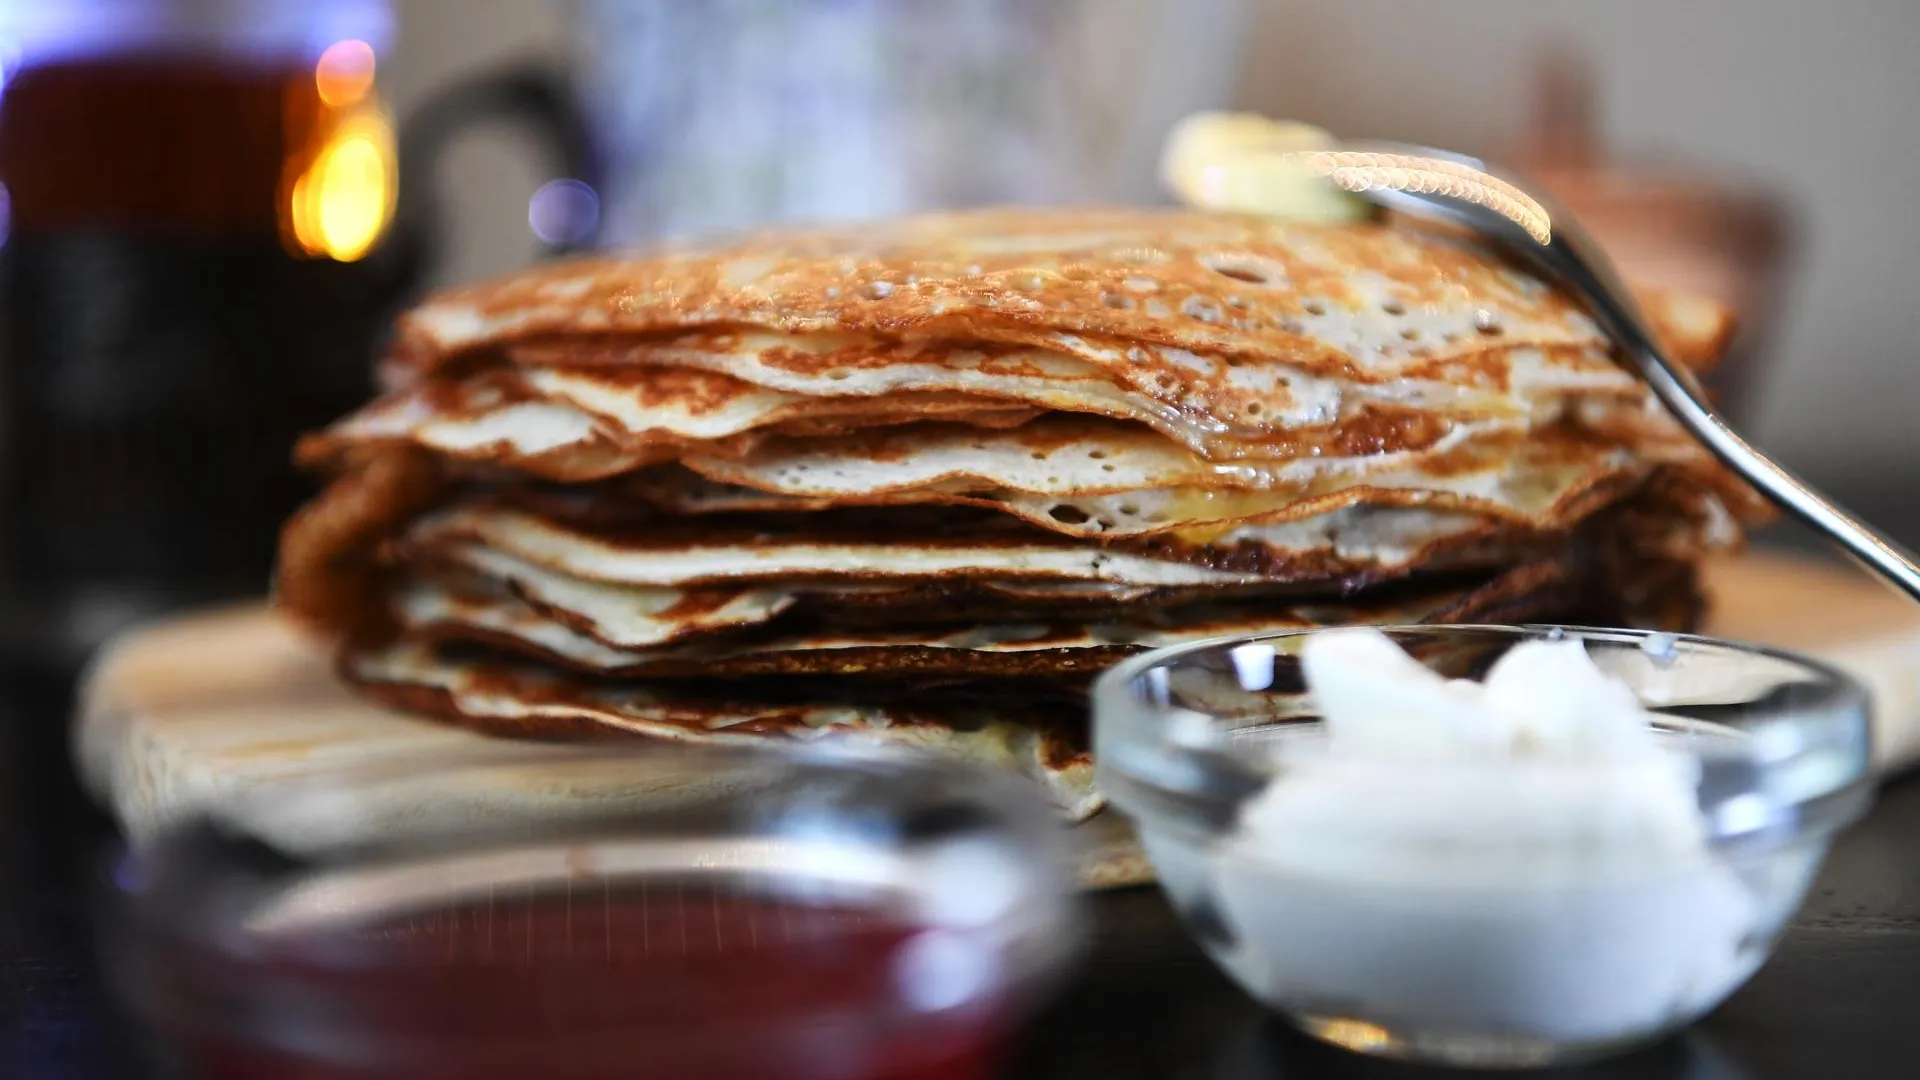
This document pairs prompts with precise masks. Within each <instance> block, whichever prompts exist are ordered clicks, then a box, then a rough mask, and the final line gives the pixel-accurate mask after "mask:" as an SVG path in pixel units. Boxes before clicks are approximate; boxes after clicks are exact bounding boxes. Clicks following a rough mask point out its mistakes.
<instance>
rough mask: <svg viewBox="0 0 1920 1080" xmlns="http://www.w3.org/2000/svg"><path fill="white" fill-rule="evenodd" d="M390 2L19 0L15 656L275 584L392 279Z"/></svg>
mask: <svg viewBox="0 0 1920 1080" xmlns="http://www.w3.org/2000/svg"><path fill="white" fill-rule="evenodd" d="M390 15H391V13H390V12H389V11H388V10H387V7H386V4H385V3H384V0H281V2H264V0H263V2H253V3H244V2H239V0H228V2H219V3H215V2H187V0H181V2H158V0H156V2H139V3H127V2H107V0H62V2H60V3H35V2H31V0H9V2H6V3H4V4H0V42H3V43H4V48H5V49H6V56H7V62H6V70H5V80H6V81H5V85H4V97H0V183H4V184H5V190H6V208H7V211H8V220H7V229H8V231H7V235H6V238H5V246H4V248H3V249H0V319H4V331H0V611H4V612H5V616H4V620H3V621H0V634H3V635H4V636H3V637H0V654H4V655H5V657H6V658H7V659H8V660H11V661H13V662H15V663H24V664H28V665H35V666H47V667H51V668H53V669H60V668H64V667H69V666H70V665H71V663H72V662H73V660H74V658H75V657H76V656H77V655H79V654H81V653H83V652H84V651H85V649H87V648H88V647H90V646H91V645H92V644H94V643H95V642H96V641H97V640H98V638H99V637H100V636H101V635H102V634H103V633H105V632H107V631H109V630H111V629H112V628H114V627H116V626H117V625H119V624H120V623H122V622H124V621H125V620H127V619H130V618H136V617H139V616H142V615H145V614H148V613H151V612H152V611H156V610H160V609H163V608H166V607H170V606H174V605H176V604H180V603H184V602H196V601H204V600H209V599H214V598H219V597H226V596H238V595H244V594H248V593H257V592H259V591H260V590H261V588H262V587H263V584H264V582H265V579H266V575H267V571H268V566H269V557H270V553H271V551H272V543H273V536H274V532H275V529H276V528H277V526H278V523H279V520H280V519H281V517H282V516H283V515H284V514H285V513H286V512H287V511H288V510H289V509H290V508H291V507H292V506H293V505H294V504H295V502H296V501H297V500H298V499H299V497H300V496H301V492H302V488H301V485H300V481H299V480H298V479H297V478H296V476H295V475H294V473H293V471H292V469H291V468H290V466H289V464H288V462H287V447H288V445H289V442H290V440H291V437H292V433H293V432H295V431H298V430H300V429H303V428H306V427H309V426H312V425H314V424H317V423H320V422H323V421H325V420H326V419H328V418H329V417H331V416H332V415H335V414H337V413H339V412H341V411H343V410H345V409H346V408H348V407H350V406H351V405H353V404H354V403H355V402H356V401H357V400H359V399H360V398H362V397H363V396H364V395H365V393H366V391H367V386H368V377H367V374H366V371H367V364H366V356H367V353H368V351H369V349H370V348H371V344H372V336H373V335H374V333H375V332H376V330H377V327H378V326H379V324H380V317H381V316H382V315H383V314H384V312H385V310H386V308H387V306H388V305H389V304H390V303H391V301H392V299H393V296H394V289H393V282H392V281H391V280H389V278H388V275H387V270H386V268H384V267H382V266H380V265H379V264H378V262H377V261H369V260H368V256H369V255H370V254H372V253H373V251H374V249H375V247H376V246H377V245H378V243H379V241H380V239H381V237H382V235H383V233H384V232H385V229H386V226H387V223H388V219H389V217H390V215H391V213H392V209H393V205H394V193H395V188H394V148H393V136H392V130H391V128H390V126H389V125H388V123H387V120H386V117H385V115H384V114H383V112H382V111H381V109H380V106H379V102H378V98H377V96H376V94H375V90H374V84H373V79H374V67H375V62H376V57H377V55H378V53H379V50H380V49H381V47H382V46H383V45H384V44H385V40H386V37H387V32H388V27H389V22H390Z"/></svg>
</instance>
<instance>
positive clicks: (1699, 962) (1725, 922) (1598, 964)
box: [1149, 630, 1766, 1041]
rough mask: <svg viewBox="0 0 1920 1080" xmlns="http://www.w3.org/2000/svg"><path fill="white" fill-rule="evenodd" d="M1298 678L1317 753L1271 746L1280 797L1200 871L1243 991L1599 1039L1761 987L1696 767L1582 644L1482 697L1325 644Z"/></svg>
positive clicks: (1744, 902)
mask: <svg viewBox="0 0 1920 1080" xmlns="http://www.w3.org/2000/svg"><path fill="white" fill-rule="evenodd" d="M1301 661H1302V666H1303V669H1304V674H1305V676H1306V682H1307V685H1308V689H1309V690H1310V692H1311V694H1312V695H1313V697H1314V699H1315V703H1316V705H1317V706H1318V709H1319V712H1320V713H1321V715H1322V716H1323V717H1324V721H1325V722H1324V730H1323V736H1324V737H1322V738H1315V739H1311V740H1301V741H1297V742H1292V743H1289V742H1288V741H1286V740H1281V741H1280V742H1278V743H1276V744H1275V747H1274V749H1275V752H1276V755H1277V761H1278V763H1279V765H1280V768H1279V770H1278V773H1277V775H1276V778H1275V779H1274V781H1273V782H1272V783H1270V784H1269V785H1268V786H1267V788H1266V789H1265V790H1264V791H1262V792H1261V793H1260V794H1259V795H1257V796H1256V797H1255V798H1254V799H1253V800H1251V802H1250V803H1249V804H1248V805H1247V806H1246V807H1245V808H1244V809H1243V811H1242V813H1241V817H1240V820H1239V823H1238V827H1237V829H1236V830H1234V831H1233V832H1232V833H1230V834H1229V835H1228V836H1227V837H1225V838H1224V839H1223V840H1222V842H1221V843H1220V844H1219V845H1218V846H1217V847H1215V848H1214V849H1213V850H1212V853H1211V854H1210V855H1209V856H1208V857H1207V858H1206V859H1205V860H1204V863H1205V865H1204V867H1203V866H1200V865H1195V866H1194V867H1193V869H1194V870H1196V871H1199V872H1200V873H1203V874H1206V875H1208V876H1209V877H1210V878H1211V885H1212V889H1211V892H1212V895H1213V896H1214V897H1215V900H1216V902H1217V904H1218V906H1219V908H1220V914H1221V915H1222V916H1224V919H1225V922H1226V924H1227V925H1228V926H1229V927H1231V932H1232V937H1233V939H1234V942H1235V944H1234V945H1233V946H1232V947H1231V948H1227V949H1224V950H1222V951H1221V952H1220V954H1219V955H1220V959H1221V961H1222V962H1223V964H1225V966H1226V967H1227V968H1228V970H1229V971H1230V972H1232V973H1233V974H1234V975H1235V976H1236V978H1238V979H1240V981H1241V982H1242V983H1244V984H1246V985H1247V986H1248V988H1249V989H1251V990H1253V991H1254V992H1255V993H1256V995H1258V996H1260V997H1262V998H1263V999H1265V1000H1268V1001H1270V1002H1273V1003H1275V1004H1279V1005H1282V1006H1283V1007H1286V1008H1289V1009H1290V1010H1292V1011H1295V1012H1304V1013H1314V1012H1316V1011H1317V1012H1319V1013H1320V1014H1322V1015H1334V1016H1354V1017H1359V1018H1363V1019H1370V1020H1375V1021H1377V1022H1382V1023H1385V1022H1388V1021H1391V1022H1392V1023H1393V1024H1398V1025H1402V1026H1405V1027H1410V1028H1424V1029H1428V1030H1440V1031H1450V1032H1456V1033H1488V1032H1506V1033H1525V1034H1531V1035H1535V1036H1541V1037H1551V1038H1556V1039H1565V1040H1596V1041H1598V1040H1610V1039H1615V1038H1630V1037H1633V1036H1634V1035H1636V1034H1642V1033H1645V1032H1647V1031H1650V1030H1653V1029H1657V1028H1659V1027H1661V1026H1662V1025H1663V1024H1665V1023H1667V1022H1669V1021H1670V1020H1671V1018H1673V1017H1676V1016H1683V1017H1690V1016H1692V1015H1694V1014H1695V1013H1697V1012H1698V1011H1700V1010H1701V1009H1704V1008H1706V1007H1709V1006H1710V1005H1711V1004H1713V1003H1715V1002H1717V1001H1718V1000H1719V999H1720V998H1721V997H1723V996H1724V995H1725V994H1727V993H1729V992H1731V990H1732V989H1733V988H1734V987H1736V986H1738V985H1739V983H1740V982H1741V981H1742V980H1743V979H1745V977H1746V976H1747V975H1748V974H1750V973H1751V972H1752V970H1753V968H1754V966H1755V965H1756V964H1757V963H1758V961H1759V956H1760V950H1759V949H1757V948H1755V947H1753V946H1752V944H1751V942H1750V941H1749V935H1750V932H1751V931H1752V930H1753V929H1754V928H1755V926H1756V924H1757V923H1762V922H1765V921H1766V919H1765V916H1763V913H1762V911H1761V908H1762V906H1763V905H1762V904H1761V903H1760V901H1759V900H1758V899H1757V898H1756V896H1755V895H1754V892H1753V890H1751V889H1749V888H1748V887H1747V885H1746V884H1745V883H1743V881H1742V880H1741V878H1740V877H1739V876H1738V875H1737V874H1736V873H1735V872H1734V870H1733V869H1731V868H1730V867H1728V866H1727V865H1726V864H1724V863H1723V862H1722V861H1721V860H1720V859H1719V858H1718V857H1717V856H1716V855H1715V853H1714V852H1713V851H1712V850H1711V849H1710V847H1709V844H1708V834H1707V829H1706V826H1705V822H1704V819H1703V817H1702V815H1701V813H1700V811H1699V808H1698V802H1697V797H1696V794H1695V792H1696V788H1697V785H1698V777H1699V760H1698V759H1697V758H1696V757H1695V756H1693V755H1692V754H1690V753H1688V752H1687V751H1686V750H1685V749H1684V748H1682V747H1681V746H1679V745H1678V744H1675V743H1672V742H1663V741H1662V740H1661V738H1660V737H1659V736H1658V735H1657V734H1656V732H1655V729H1654V728H1653V727H1651V726H1650V724H1649V717H1648V715H1647V713H1646V712H1645V711H1644V710H1643V709H1642V708H1641V706H1640V703H1639V701H1638V700H1637V699H1636V698H1635V696H1634V694H1633V692H1632V690H1631V689H1630V688H1629V687H1627V686H1625V685H1623V684H1621V683H1620V682H1618V681H1617V680H1615V679H1613V678H1611V677H1609V676H1608V675H1607V674H1606V673H1605V672H1604V671H1602V670H1601V669H1600V668H1599V667H1597V666H1596V665H1595V664H1594V662H1593V660H1592V659H1591V658H1590V657H1589V656H1588V655H1587V653H1586V650H1585V648H1584V646H1583V645H1582V644H1581V643H1580V642H1579V641H1578V640H1574V639H1568V640H1565V641H1539V642H1531V643H1526V644H1522V645H1520V646H1517V647H1515V648H1513V649H1511V650H1509V651H1508V652H1507V653H1506V654H1505V655H1504V656H1503V657H1502V658H1501V659H1500V660H1499V661H1498V662H1497V663H1496V664H1495V665H1494V666H1493V668H1492V669H1491V670H1490V671H1489V672H1488V675H1487V678H1486V681H1485V682H1482V683H1474V682H1468V681H1461V680H1448V679H1444V678H1442V677H1440V676H1438V675H1436V674H1434V673H1433V672H1432V671H1431V670H1429V669H1428V668H1427V667H1425V666H1424V665H1422V664H1421V663H1419V662H1418V661H1416V660H1415V659H1413V658H1412V657H1409V656H1408V655H1406V654H1405V653H1403V652H1402V651H1401V650H1400V649H1399V647H1398V646H1396V645H1395V644H1394V643H1393V641H1392V640H1390V639H1389V638H1387V637H1386V636H1385V635H1383V634H1380V633H1379V632H1377V631H1372V630H1351V631H1341V632H1331V633H1323V634H1320V635H1316V636H1315V637H1314V638H1313V639H1312V640H1311V641H1310V642H1309V643H1308V644H1307V646H1306V648H1305V650H1304V651H1303V653H1302V655H1301ZM1156 847H1164V845H1159V844H1156V843H1155V842H1153V841H1152V840H1150V842H1149V850H1150V851H1152V850H1154V849H1155V848H1156ZM1187 884H1192V885H1197V884H1199V882H1197V881H1194V882H1189V883H1187ZM1171 887H1174V886H1173V885H1172V884H1171V883H1170V888H1171ZM1181 887H1185V886H1184V885H1183V886H1181Z"/></svg>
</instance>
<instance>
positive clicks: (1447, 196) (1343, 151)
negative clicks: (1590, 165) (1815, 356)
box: [1292, 143, 1920, 600]
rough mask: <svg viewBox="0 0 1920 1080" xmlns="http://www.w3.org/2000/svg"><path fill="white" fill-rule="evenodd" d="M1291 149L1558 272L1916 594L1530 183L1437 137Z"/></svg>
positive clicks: (1767, 483) (1630, 345) (1908, 561)
mask: <svg viewBox="0 0 1920 1080" xmlns="http://www.w3.org/2000/svg"><path fill="white" fill-rule="evenodd" d="M1292 156H1293V157H1295V158H1296V159H1297V160H1298V161H1299V162H1300V163H1301V164H1303V165H1305V166H1306V167H1307V168H1309V169H1311V170H1313V171H1314V172H1317V173H1319V174H1321V175H1323V176H1325V177H1327V178H1328V179H1329V180H1331V181H1333V182H1334V183H1335V184H1337V185H1338V186H1340V187H1341V188H1344V189H1345V190H1347V191H1350V192H1353V193H1354V194H1356V195H1359V196H1360V197H1362V198H1364V199H1366V200H1367V201H1369V202H1371V203H1373V204H1374V205H1376V206H1380V207H1383V208H1385V209H1388V210H1392V211H1395V212H1397V213H1401V214H1405V215H1407V216H1409V217H1414V218H1421V219H1424V220H1427V221H1434V222H1440V223H1444V224H1448V225H1452V226H1455V227H1457V228H1460V229H1464V230H1466V231H1467V232H1469V233H1471V234H1473V235H1475V236H1477V237H1480V238H1482V239H1484V240H1486V241H1488V242H1490V243H1492V244H1493V245H1494V246H1495V247H1497V248H1499V249H1500V250H1502V251H1505V252H1506V253H1508V254H1510V255H1512V256H1514V257H1515V258H1516V259H1518V260H1519V261H1520V262H1522V263H1524V264H1525V265H1527V266H1528V267H1530V268H1532V269H1533V270H1535V271H1537V272H1539V273H1540V274H1542V275H1543V276H1545V277H1546V278H1548V279H1550V280H1552V281H1554V282H1555V283H1557V284H1559V285H1560V286H1561V287H1562V288H1564V289H1566V290H1567V291H1568V292H1570V293H1571V294H1572V295H1573V296H1574V297H1575V298H1576V299H1578V300H1579V301H1580V302H1581V303H1582V304H1583V305H1584V306H1585V307H1586V309H1587V311H1588V312H1589V313H1590V314H1591V315H1592V316H1593V318H1594V320H1595V321H1596V322H1597V323H1599V325H1600V328H1601V330H1603V331H1604V332H1605V333H1606V334H1607V335H1608V337H1610V338H1612V340H1613V343H1614V345H1615V346H1616V347H1617V348H1618V349H1619V351H1620V352H1621V353H1622V354H1624V355H1625V356H1626V357H1627V358H1628V360H1630V361H1631V362H1632V363H1633V365H1634V366H1635V367H1637V368H1638V369H1639V371H1640V374H1641V376H1642V377H1643V378H1644V379H1645V380H1646V381H1647V383H1648V385H1650V386H1651V387H1653V392H1654V395H1655V396H1656V397H1658V398H1659V399H1660V401H1661V403H1662V404H1664V405H1665V406H1666V407H1667V409H1668V411H1670V412H1671V413H1673V415H1674V417H1675V418H1676V419H1678V420H1679V421H1680V423H1681V426H1683V427H1685V428H1686V429H1687V430H1688V431H1689V432H1691V433H1692V434H1693V435H1694V437H1695V438H1697V439H1699V440H1700V441H1701V442H1702V443H1704V444H1706V447H1707V449H1709V450H1711V451H1712V452H1713V454H1714V456H1715V457H1717V458H1719V459H1720V460H1721V461H1722V462H1724V463H1725V464H1726V466H1727V467H1728V468H1729V469H1732V470H1733V471H1734V472H1736V473H1738V474H1740V476H1742V477H1744V478H1745V479H1746V480H1747V481H1748V482H1749V483H1751V484H1752V485H1753V486H1754V487H1755V488H1758V489H1759V490H1760V491H1761V493H1763V494H1764V495H1766V496H1767V498H1769V499H1771V500H1773V502H1774V503H1776V504H1777V505H1778V506H1779V507H1780V508H1781V509H1783V510H1785V511H1786V512H1787V513H1788V514H1791V515H1792V516H1794V517H1796V518H1798V519H1800V520H1801V521H1803V522H1805V523H1807V524H1808V525H1810V526H1812V527H1813V528H1814V529H1817V530H1819V531H1820V532H1822V533H1824V534H1826V536H1828V537H1829V538H1830V539H1832V540H1833V541H1834V542H1835V543H1837V544H1839V545H1840V546H1841V547H1842V548H1844V549H1845V550H1846V551H1847V553H1848V554H1849V555H1851V556H1853V558H1854V559H1855V560H1857V561H1859V562H1860V563H1863V564H1865V566H1866V567H1867V569H1868V570H1870V571H1871V572H1873V573H1875V574H1877V575H1878V576H1879V577H1881V578H1882V579H1884V580H1885V581H1886V582H1888V583H1889V584H1891V585H1893V586H1894V587H1895V588H1897V589H1899V590H1901V591H1902V592H1904V593H1906V594H1907V595H1908V596H1909V597H1911V598H1912V599H1914V600H1920V565H1917V564H1916V563H1915V561H1914V557H1913V555H1912V554H1911V553H1910V552H1908V551H1907V550H1906V549H1904V548H1902V547H1900V546H1899V545H1898V544H1895V543H1894V542H1893V541H1892V540H1889V539H1887V538H1886V537H1885V536H1882V535H1881V534H1880V533H1879V532H1877V531H1876V530H1875V529H1873V527H1872V526H1869V525H1867V524H1865V523H1864V522H1862V521H1861V520H1860V519H1859V518H1857V517H1855V516H1853V515H1852V514H1851V513H1849V512H1847V511H1846V510H1844V509H1841V508H1840V507H1839V506H1836V505H1835V504H1834V503H1833V501H1832V500H1830V499H1828V498H1827V497H1826V496H1824V495H1822V494H1820V493H1819V492H1818V491H1816V490H1815V489H1814V488H1813V487H1812V486H1810V485H1809V484H1807V482H1806V481H1804V480H1801V479H1800V478H1799V477H1797V476H1795V475H1793V474H1792V473H1790V472H1788V471H1787V470H1786V469H1784V468H1782V467H1781V466H1780V465H1778V464H1776V463H1775V462H1774V461H1773V459H1771V458H1769V457H1767V455H1765V454H1764V453H1762V452H1760V451H1759V450H1757V449H1755V448H1754V447H1753V445H1752V444H1750V443H1748V442H1747V441H1746V440H1745V439H1743V438H1741V437H1740V435H1739V434H1738V433H1737V432H1735V431H1734V430H1733V428H1731V427H1729V426H1728V425H1727V422H1726V420H1724V419H1723V418H1722V417H1721V416H1720V414H1719V413H1717V412H1715V411H1714V408H1713V406H1711V405H1709V404H1708V403H1707V400H1706V396H1705V395H1704V394H1703V393H1702V392H1701V390H1700V385H1699V383H1698V382H1696V381H1695V380H1694V378H1693V374H1692V372H1690V371H1688V370H1687V369H1686V368H1684V367H1681V366H1679V365H1678V364H1675V363H1674V362H1673V361H1672V360H1670V359H1668V357H1667V356H1666V354H1665V353H1663V352H1662V351H1661V349H1660V346H1659V345H1658V344H1657V343H1656V342H1655V341H1654V338H1653V334H1652V332H1651V331H1649V330H1648V329H1647V322H1646V318H1645V316H1644V315H1642V314H1641V312H1640V308H1639V305H1638V304H1636V303H1634V300H1633V297H1632V294H1630V293H1629V292H1628V291H1627V289H1626V287H1625V286H1624V285H1623V284H1622V283H1621V281H1620V278H1619V275H1618V274H1617V273H1616V271H1615V270H1614V268H1613V264H1612V263H1611V262H1610V261H1609V260H1608V259H1607V257H1606V255H1605V254H1603V253H1602V252H1601V251H1600V249H1599V247H1598V245H1596V244H1595V243H1594V242H1593V240H1592V238H1591V237H1589V236H1588V235H1587V234H1586V232H1585V231H1584V230H1582V229H1581V228H1580V224H1579V222H1577V221H1576V220H1574V217H1573V215H1572V214H1570V213H1568V212H1567V211H1566V210H1565V209H1564V208H1561V207H1559V206H1556V205H1553V204H1552V203H1551V202H1550V201H1549V200H1548V199H1546V198H1545V197H1543V196H1541V195H1538V194H1533V193H1529V192H1528V191H1526V190H1525V189H1524V188H1523V187H1522V186H1521V185H1520V183H1519V182H1517V181H1516V180H1514V179H1512V178H1511V177H1509V176H1506V175H1503V174H1502V173H1501V172H1500V171H1499V170H1498V169H1496V168H1494V167H1492V166H1490V165H1488V164H1487V163H1486V162H1484V161H1481V160H1479V159H1477V158H1471V157H1467V156H1465V155H1463V154H1455V153H1452V152H1450V151H1446V150H1435V149H1433V148H1431V147H1425V146H1411V145H1405V144H1400V143H1367V144H1347V145H1343V146H1341V147H1340V148H1338V149H1330V150H1315V151H1303V152H1300V153H1298V154H1295V155H1292Z"/></svg>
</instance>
